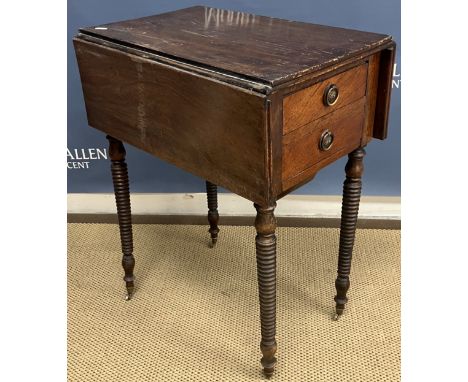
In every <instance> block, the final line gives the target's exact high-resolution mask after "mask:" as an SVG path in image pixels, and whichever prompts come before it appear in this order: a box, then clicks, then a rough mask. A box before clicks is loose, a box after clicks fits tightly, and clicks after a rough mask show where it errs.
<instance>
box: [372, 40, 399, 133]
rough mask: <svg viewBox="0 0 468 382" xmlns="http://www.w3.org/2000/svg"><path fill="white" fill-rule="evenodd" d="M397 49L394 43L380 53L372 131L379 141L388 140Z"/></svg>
mask: <svg viewBox="0 0 468 382" xmlns="http://www.w3.org/2000/svg"><path fill="white" fill-rule="evenodd" d="M395 48H396V45H395V43H393V44H392V46H391V47H390V48H387V49H385V50H382V52H381V53H380V70H379V87H378V91H377V100H376V106H375V119H374V127H373V129H372V136H373V137H374V138H377V139H386V138H387V131H388V116H389V114H390V98H391V93H392V78H393V64H394V63H395Z"/></svg>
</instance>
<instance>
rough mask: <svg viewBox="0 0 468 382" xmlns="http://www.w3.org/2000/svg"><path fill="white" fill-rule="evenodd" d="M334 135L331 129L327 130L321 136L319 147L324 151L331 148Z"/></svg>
mask: <svg viewBox="0 0 468 382" xmlns="http://www.w3.org/2000/svg"><path fill="white" fill-rule="evenodd" d="M334 138H335V137H334V135H333V133H332V132H331V131H330V130H325V131H324V132H323V133H322V135H321V136H320V143H319V147H320V150H322V151H327V150H330V148H331V147H332V145H333V139H334Z"/></svg>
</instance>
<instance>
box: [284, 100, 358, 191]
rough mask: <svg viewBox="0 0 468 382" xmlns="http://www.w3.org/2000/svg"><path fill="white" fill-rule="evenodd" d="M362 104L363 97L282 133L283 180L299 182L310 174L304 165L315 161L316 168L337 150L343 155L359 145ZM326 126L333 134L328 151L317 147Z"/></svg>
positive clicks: (311, 164) (309, 165)
mask: <svg viewBox="0 0 468 382" xmlns="http://www.w3.org/2000/svg"><path fill="white" fill-rule="evenodd" d="M364 105H365V97H364V98H361V99H360V100H359V101H357V102H354V103H352V104H350V105H348V106H344V107H342V108H340V109H337V110H335V111H333V112H332V113H330V114H327V115H325V116H324V117H322V118H320V119H317V120H315V121H313V122H311V123H309V124H307V125H305V126H303V127H301V128H299V129H296V130H294V131H293V132H292V133H289V134H287V135H285V136H283V183H286V184H287V183H288V180H289V179H291V178H294V182H298V181H300V180H301V176H305V177H307V176H309V174H308V173H307V169H309V168H310V167H313V166H314V165H318V167H316V169H317V171H318V170H319V169H320V168H321V166H320V162H322V161H323V160H325V159H327V158H331V157H335V156H336V154H339V156H343V155H346V154H347V153H348V152H350V151H352V150H354V149H355V148H356V147H358V146H359V144H360V142H361V136H362V128H363V123H364ZM325 130H329V131H331V133H333V136H334V140H333V144H332V146H331V148H330V149H329V150H327V151H323V150H321V149H320V147H319V143H320V137H321V135H322V133H323V132H324V131H325ZM324 163H327V164H328V163H329V162H324ZM301 174H302V175H301Z"/></svg>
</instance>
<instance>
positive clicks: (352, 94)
mask: <svg viewBox="0 0 468 382" xmlns="http://www.w3.org/2000/svg"><path fill="white" fill-rule="evenodd" d="M366 77H367V65H365V64H364V65H360V66H358V67H356V68H353V69H350V70H348V71H346V72H343V73H340V74H338V75H336V76H333V77H331V78H328V79H327V80H324V81H322V82H319V83H317V84H315V85H313V86H310V87H308V88H306V89H303V90H300V91H298V92H296V93H293V94H291V95H288V96H287V97H285V98H284V101H283V134H288V133H290V132H292V131H294V130H295V129H297V128H299V127H301V126H304V125H305V124H307V123H309V122H311V121H314V120H315V119H317V118H320V117H323V116H324V115H326V114H329V113H331V112H333V111H335V110H338V109H339V108H340V107H343V106H346V105H348V104H350V103H352V102H354V101H357V100H358V99H360V98H362V97H364V96H365V95H366ZM331 84H335V85H336V86H337V87H338V89H339V96H338V99H337V101H336V103H335V104H334V105H332V106H327V105H325V104H324V102H323V95H324V93H325V90H326V89H327V87H328V86H329V85H331Z"/></svg>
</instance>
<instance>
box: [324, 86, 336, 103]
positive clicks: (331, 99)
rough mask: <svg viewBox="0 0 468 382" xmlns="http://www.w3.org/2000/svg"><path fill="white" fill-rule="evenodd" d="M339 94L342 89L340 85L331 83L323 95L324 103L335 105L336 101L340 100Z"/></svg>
mask: <svg viewBox="0 0 468 382" xmlns="http://www.w3.org/2000/svg"><path fill="white" fill-rule="evenodd" d="M339 96H340V91H339V89H338V86H336V85H335V84H331V85H329V86H327V88H326V89H325V93H324V95H323V103H324V104H325V105H326V106H333V105H334V104H335V103H336V101H338V97H339Z"/></svg>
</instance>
